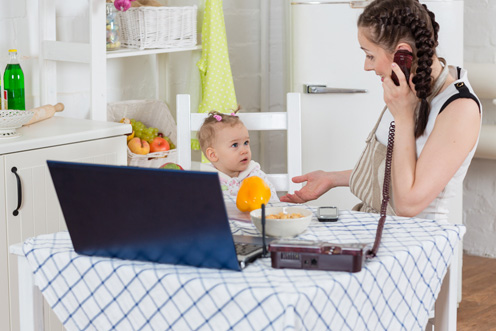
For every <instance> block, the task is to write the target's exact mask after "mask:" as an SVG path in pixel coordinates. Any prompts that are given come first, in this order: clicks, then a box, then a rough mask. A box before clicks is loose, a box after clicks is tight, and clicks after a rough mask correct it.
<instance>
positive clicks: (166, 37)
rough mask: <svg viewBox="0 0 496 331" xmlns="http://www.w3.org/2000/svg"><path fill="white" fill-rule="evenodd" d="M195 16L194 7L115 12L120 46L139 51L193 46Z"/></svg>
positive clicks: (140, 8) (147, 8)
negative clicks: (117, 19) (117, 16)
mask: <svg viewBox="0 0 496 331" xmlns="http://www.w3.org/2000/svg"><path fill="white" fill-rule="evenodd" d="M196 14H197V7H196V6H185V7H166V6H162V7H148V6H144V7H137V8H130V9H128V10H126V11H124V12H119V21H120V22H119V24H120V29H121V34H120V38H121V45H122V46H124V47H128V48H139V49H145V48H176V47H191V46H195V45H196Z"/></svg>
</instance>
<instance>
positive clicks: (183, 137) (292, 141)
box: [176, 93, 302, 192]
mask: <svg viewBox="0 0 496 331" xmlns="http://www.w3.org/2000/svg"><path fill="white" fill-rule="evenodd" d="M176 104H177V112H176V118H177V151H178V154H177V155H178V164H180V165H181V166H182V167H183V168H184V169H191V132H192V131H198V130H199V129H200V127H201V125H202V124H203V121H204V120H205V118H206V117H207V116H208V114H207V113H191V110H190V109H191V107H190V97H189V95H187V94H179V95H177V103H176ZM238 115H239V118H240V119H241V121H243V123H244V125H245V126H246V128H247V129H248V130H249V131H267V130H286V131H287V169H288V173H287V174H271V173H267V177H268V179H269V180H270V182H271V183H272V184H273V185H274V188H275V189H276V191H286V192H294V191H295V190H298V189H300V187H301V184H295V183H293V182H292V181H291V178H293V177H294V176H299V175H301V171H302V162H301V101H300V94H299V93H288V95H287V111H286V112H258V113H238Z"/></svg>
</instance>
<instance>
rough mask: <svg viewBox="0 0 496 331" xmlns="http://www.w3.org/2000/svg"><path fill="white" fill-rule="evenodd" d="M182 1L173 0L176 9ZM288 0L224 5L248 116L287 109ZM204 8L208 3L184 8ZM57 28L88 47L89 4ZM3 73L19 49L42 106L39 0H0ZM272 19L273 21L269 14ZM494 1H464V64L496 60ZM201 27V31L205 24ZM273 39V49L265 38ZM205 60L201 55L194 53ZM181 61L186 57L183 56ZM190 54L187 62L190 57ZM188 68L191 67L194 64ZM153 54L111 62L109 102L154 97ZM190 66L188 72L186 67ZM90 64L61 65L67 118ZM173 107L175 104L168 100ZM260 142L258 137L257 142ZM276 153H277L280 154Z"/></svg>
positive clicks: (30, 91) (485, 183)
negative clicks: (10, 55) (10, 54)
mask: <svg viewBox="0 0 496 331" xmlns="http://www.w3.org/2000/svg"><path fill="white" fill-rule="evenodd" d="M178 1H179V0H169V2H170V3H175V4H177V3H178ZM285 1H287V0H271V1H270V2H269V1H266V0H260V1H255V0H224V13H225V21H226V26H227V37H228V45H229V52H230V59H231V67H232V72H233V75H234V84H235V88H236V92H237V97H238V103H240V104H241V106H242V107H243V109H245V110H246V111H259V110H266V109H267V108H268V110H274V111H280V110H283V109H284V108H285V96H284V94H285V90H286V83H285V82H286V81H287V77H286V70H285V69H286V62H285V61H286V58H285V54H284V50H285V49H284V48H285V45H284V41H285V33H286V31H285V23H284V20H283V17H284V6H285V4H286V2H285ZM192 2H193V3H194V2H197V3H199V4H200V10H201V5H202V3H203V1H202V0H198V1H196V0H188V1H185V0H181V1H179V3H187V4H190V3H192ZM57 3H58V5H57V6H58V8H59V10H58V12H57V23H58V25H59V28H58V30H57V33H58V38H59V39H60V40H72V41H78V42H87V41H88V34H87V33H86V31H87V27H88V17H87V16H86V10H85V8H86V7H85V6H86V4H87V2H86V1H82V0H81V1H76V0H72V1H64V0H57ZM0 8H1V10H0V31H1V35H2V37H1V38H0V68H2V71H3V68H5V65H6V63H7V60H8V55H7V51H8V49H9V48H17V49H18V50H19V54H20V56H21V66H22V68H23V70H24V72H25V79H26V96H27V98H26V106H27V107H28V108H30V107H34V106H39V91H38V79H37V68H38V64H37V56H38V49H39V47H38V35H37V30H38V20H37V13H38V0H0ZM267 15H268V16H267ZM494 17H496V0H465V21H464V28H465V34H464V42H465V61H466V62H467V61H468V62H480V63H496V21H495V20H494ZM199 27H200V26H199ZM263 38H268V40H269V44H268V48H264V47H263V45H262V43H261V41H262V40H263ZM196 56H199V55H196ZM177 57H180V58H181V59H178V58H177ZM185 57H186V59H185ZM196 60H197V57H195V55H194V54H193V55H189V57H188V55H183V56H179V55H175V56H171V57H170V61H171V62H172V63H174V61H177V62H178V63H182V64H181V65H182V66H183V67H180V66H179V67H178V68H179V69H178V70H176V71H174V70H172V71H171V72H170V76H169V77H168V78H169V83H170V85H171V88H172V92H171V95H175V93H184V92H188V91H194V90H195V88H197V86H194V84H193V85H192V83H191V82H192V81H194V77H195V75H196V74H197V72H196V68H195V66H194V64H195V63H196ZM185 63H186V65H185ZM188 63H189V65H188ZM153 64H154V59H153V58H152V57H140V58H135V59H124V60H112V61H111V62H109V63H108V74H107V78H108V79H107V81H108V89H107V91H108V99H109V101H116V100H121V99H134V98H137V99H145V98H153V97H154V91H155V86H154V85H153V84H152V83H151V80H150V79H149V77H153V75H155V71H154V69H153ZM184 66H186V67H187V68H186V69H185V67H184ZM192 77H193V80H192V79H191V78H192ZM88 84H89V76H88V67H87V66H85V65H76V64H69V63H67V64H61V65H59V67H58V82H57V88H58V91H59V94H58V101H61V102H64V103H65V104H66V107H67V108H66V110H65V111H64V113H63V115H64V116H68V117H76V118H87V117H88V114H89V86H88ZM169 101H170V103H171V108H174V104H175V103H174V100H169ZM483 104H484V111H485V113H484V123H492V124H495V123H496V109H495V106H494V105H493V104H492V102H491V100H483ZM257 138H258V137H257ZM260 139H261V140H262V141H265V142H270V143H267V144H264V145H265V146H269V148H266V149H265V150H258V149H256V150H255V153H254V155H256V156H255V158H260V160H261V161H262V164H263V165H265V166H266V167H270V168H271V169H278V168H281V167H283V166H284V165H282V164H281V162H280V161H279V160H281V159H282V160H284V156H282V155H278V154H274V150H280V149H281V148H280V146H282V145H281V144H282V141H283V139H284V137H281V136H276V137H260ZM274 155H276V156H274ZM495 169H496V161H494V160H485V159H474V160H473V162H472V165H471V167H470V169H469V171H468V174H467V177H466V179H465V183H464V189H465V192H464V222H465V224H466V225H467V234H466V235H465V239H464V248H465V250H466V251H467V252H469V253H471V254H475V255H483V256H491V257H496V245H494V244H493V243H494V242H495V241H496V203H495V198H496V170H495Z"/></svg>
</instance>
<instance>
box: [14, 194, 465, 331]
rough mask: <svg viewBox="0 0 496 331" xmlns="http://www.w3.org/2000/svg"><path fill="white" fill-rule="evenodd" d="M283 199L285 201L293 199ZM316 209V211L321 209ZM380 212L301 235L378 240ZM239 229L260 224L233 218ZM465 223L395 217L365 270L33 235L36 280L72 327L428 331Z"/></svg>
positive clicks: (344, 214) (343, 217)
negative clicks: (158, 255) (226, 266)
mask: <svg viewBox="0 0 496 331" xmlns="http://www.w3.org/2000/svg"><path fill="white" fill-rule="evenodd" d="M276 205H285V204H283V203H280V204H276ZM306 208H310V209H312V210H313V211H314V214H315V211H316V210H315V208H313V207H308V206H307V207H306ZM378 218H379V216H378V215H374V214H367V213H357V212H350V211H345V210H342V211H340V219H339V221H338V222H336V223H319V222H318V221H317V220H316V218H314V219H313V220H312V223H311V224H310V226H309V228H308V229H307V231H306V232H304V233H303V234H302V235H300V236H299V238H301V239H310V240H324V241H330V242H335V243H352V242H373V240H374V237H375V231H376V227H377V221H378ZM230 225H231V228H232V230H233V233H234V234H253V235H257V234H258V232H257V230H256V229H255V228H254V226H253V225H252V224H251V223H249V222H243V221H236V220H231V221H230ZM464 233H465V227H464V226H462V225H450V224H440V223H438V222H435V221H430V220H421V219H413V218H400V217H388V219H387V222H386V225H385V228H384V233H383V238H382V242H381V246H380V249H379V253H378V256H377V257H375V258H374V259H372V260H369V261H367V262H366V263H365V266H364V267H363V269H362V271H361V272H358V273H346V272H325V271H306V270H294V269H272V268H271V264H270V259H259V260H257V261H255V262H254V263H253V264H250V265H249V266H248V267H247V268H246V269H244V270H243V271H242V272H236V271H227V270H215V269H206V268H194V267H188V266H178V265H166V264H155V263H146V262H137V261H125V260H119V259H109V258H101V257H88V256H82V255H78V254H76V253H75V252H74V250H73V247H72V243H71V240H70V237H69V234H68V233H67V232H59V233H54V234H49V235H40V236H38V237H35V238H30V239H28V240H27V241H26V242H25V243H24V245H23V250H24V254H25V256H26V257H27V258H28V261H29V264H30V266H31V267H32V269H33V272H34V276H35V282H36V284H37V285H38V286H39V287H40V289H41V291H42V293H43V295H44V297H45V298H46V300H47V302H48V303H49V304H50V306H51V307H52V308H53V310H54V312H55V313H56V315H57V316H58V317H59V318H60V320H61V321H62V322H63V323H64V325H65V327H66V328H67V329H68V330H99V331H100V330H196V329H200V330H216V331H217V330H229V329H234V330H305V329H306V330H325V329H330V330H339V331H341V330H408V331H410V330H424V329H425V326H426V324H427V320H428V316H429V312H430V310H431V309H432V307H433V305H434V302H435V300H436V298H437V295H438V293H439V291H440V287H441V282H442V280H443V277H444V275H445V274H446V272H447V268H448V265H449V263H450V260H451V258H452V256H453V254H454V249H455V247H456V244H457V243H458V241H459V240H461V238H462V237H463V234H464Z"/></svg>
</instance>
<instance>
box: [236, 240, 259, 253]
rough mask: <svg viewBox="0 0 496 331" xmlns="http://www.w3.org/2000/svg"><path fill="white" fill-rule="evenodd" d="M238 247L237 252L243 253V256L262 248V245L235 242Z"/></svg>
mask: <svg viewBox="0 0 496 331" xmlns="http://www.w3.org/2000/svg"><path fill="white" fill-rule="evenodd" d="M234 246H235V247H236V254H237V255H238V256H239V255H242V256H247V255H249V254H251V253H253V252H255V251H258V250H260V248H261V247H260V245H253V244H244V243H235V245H234Z"/></svg>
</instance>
